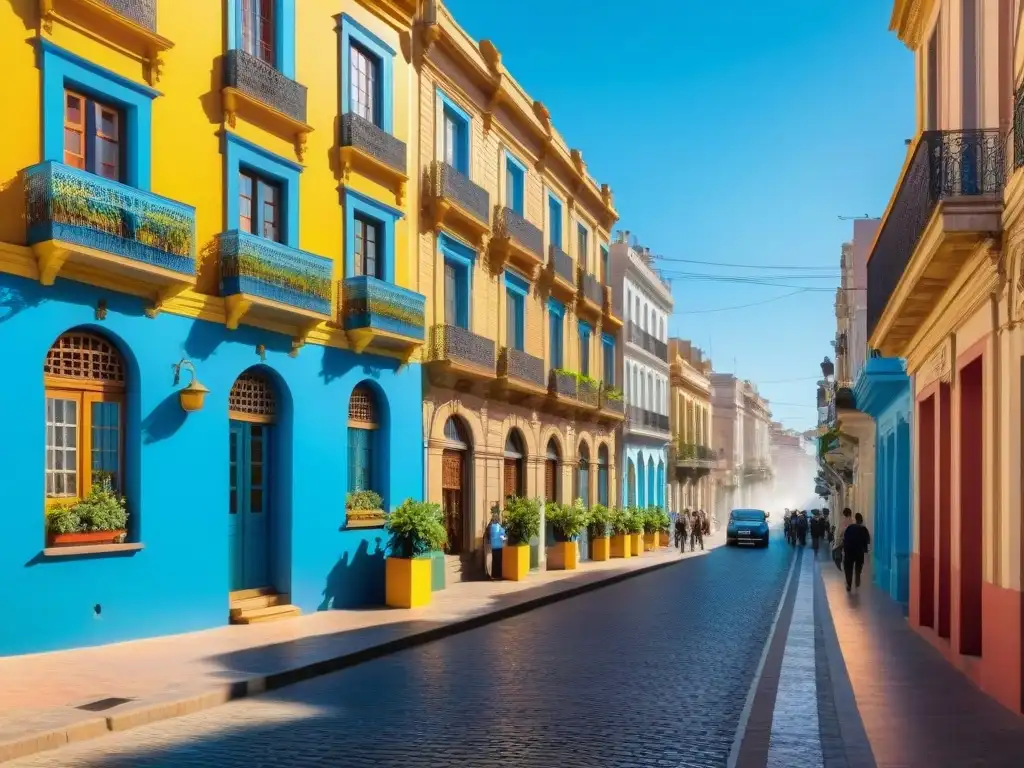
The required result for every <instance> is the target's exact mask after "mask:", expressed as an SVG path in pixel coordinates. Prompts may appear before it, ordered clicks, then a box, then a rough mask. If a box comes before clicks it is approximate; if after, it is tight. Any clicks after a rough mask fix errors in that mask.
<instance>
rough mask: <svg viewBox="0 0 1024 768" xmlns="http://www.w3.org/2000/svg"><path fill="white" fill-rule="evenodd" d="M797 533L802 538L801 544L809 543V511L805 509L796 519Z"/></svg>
mask: <svg viewBox="0 0 1024 768" xmlns="http://www.w3.org/2000/svg"><path fill="white" fill-rule="evenodd" d="M796 535H797V538H798V539H800V546H801V547H803V546H806V545H807V512H806V511H803V512H801V513H800V516H799V517H798V518H797V519H796Z"/></svg>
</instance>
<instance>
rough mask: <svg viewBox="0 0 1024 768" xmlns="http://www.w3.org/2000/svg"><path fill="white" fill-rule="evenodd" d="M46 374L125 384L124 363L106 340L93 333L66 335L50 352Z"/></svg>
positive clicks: (48, 353) (45, 367)
mask: <svg viewBox="0 0 1024 768" xmlns="http://www.w3.org/2000/svg"><path fill="white" fill-rule="evenodd" d="M43 373H45V374H47V375H49V376H63V377H65V378H71V379H88V380H90V381H105V382H109V383H113V384H121V385H123V384H124V362H123V361H122V359H121V355H120V353H119V352H118V351H117V350H116V349H115V348H114V346H113V345H112V344H111V343H110V342H108V341H106V340H105V339H103V338H101V337H99V336H96V335H94V334H91V333H81V332H75V333H65V334H63V335H62V336H61V337H60V338H59V339H57V341H55V342H54V344H53V346H52V347H50V351H49V352H47V353H46V363H45V364H44V365H43Z"/></svg>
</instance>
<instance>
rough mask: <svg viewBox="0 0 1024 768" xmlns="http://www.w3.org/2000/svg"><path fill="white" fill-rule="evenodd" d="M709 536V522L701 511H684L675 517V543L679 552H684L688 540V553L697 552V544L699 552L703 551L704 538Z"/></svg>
mask: <svg viewBox="0 0 1024 768" xmlns="http://www.w3.org/2000/svg"><path fill="white" fill-rule="evenodd" d="M710 535H711V521H710V520H709V519H708V516H707V514H706V513H705V512H704V510H703V509H696V510H694V511H693V512H691V511H690V510H688V509H684V510H683V511H682V512H681V513H680V514H679V516H678V517H676V525H675V541H676V546H677V547H678V548H679V551H680V552H685V551H686V540H687V538H689V540H690V551H691V552H696V551H697V544H700V548H701V551H703V550H704V537H705V536H710Z"/></svg>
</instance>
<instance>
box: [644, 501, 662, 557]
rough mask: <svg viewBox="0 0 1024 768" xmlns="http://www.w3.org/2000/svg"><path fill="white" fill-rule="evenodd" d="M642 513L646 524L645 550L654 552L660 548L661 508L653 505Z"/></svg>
mask: <svg viewBox="0 0 1024 768" xmlns="http://www.w3.org/2000/svg"><path fill="white" fill-rule="evenodd" d="M640 514H641V520H642V522H643V526H644V552H653V551H654V550H656V549H657V548H658V525H659V523H660V522H661V509H660V508H659V507H653V506H652V507H648V508H647V509H645V510H643V512H641V513H640Z"/></svg>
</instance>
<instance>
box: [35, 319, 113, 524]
mask: <svg viewBox="0 0 1024 768" xmlns="http://www.w3.org/2000/svg"><path fill="white" fill-rule="evenodd" d="M43 383H44V385H45V388H46V481H45V489H46V502H47V504H54V503H69V502H74V501H76V500H78V499H81V498H83V497H85V496H86V495H87V494H88V493H89V491H90V490H91V489H92V487H93V485H94V484H97V483H100V482H102V481H104V480H109V481H110V485H111V487H112V488H113V490H114V492H115V493H118V494H123V493H124V472H125V466H124V434H125V428H124V406H125V400H124V397H125V364H124V361H123V360H122V359H121V354H120V353H119V352H118V351H117V349H116V348H115V347H114V345H113V344H111V343H110V342H108V341H107V340H106V339H104V338H103V337H101V336H97V335H96V334H93V333H87V332H85V331H71V332H69V333H65V334H63V335H62V336H60V338H58V339H57V341H55V342H54V344H53V346H52V347H50V351H49V352H48V353H47V355H46V362H45V363H44V365H43Z"/></svg>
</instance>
